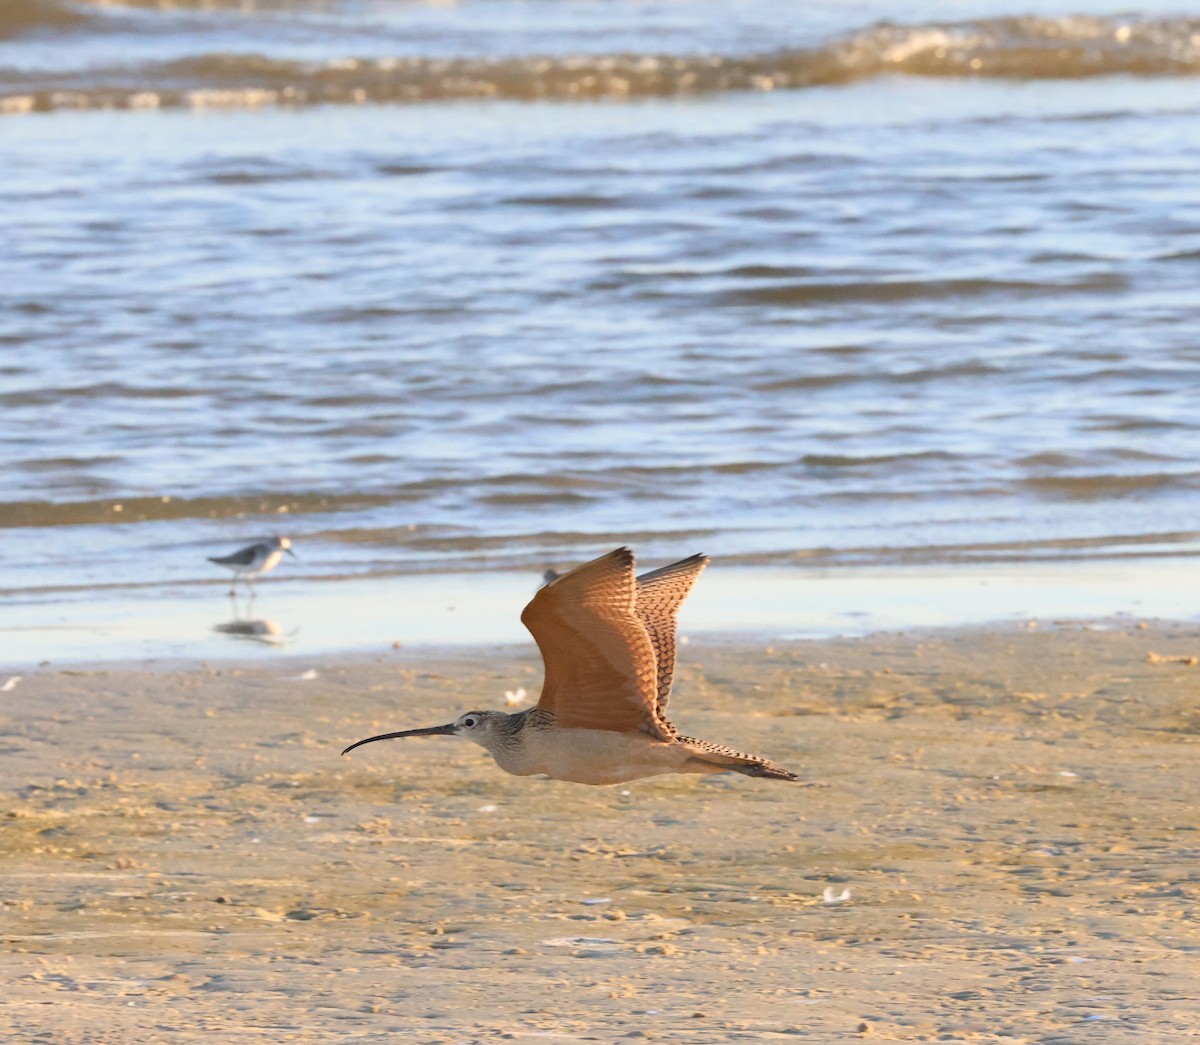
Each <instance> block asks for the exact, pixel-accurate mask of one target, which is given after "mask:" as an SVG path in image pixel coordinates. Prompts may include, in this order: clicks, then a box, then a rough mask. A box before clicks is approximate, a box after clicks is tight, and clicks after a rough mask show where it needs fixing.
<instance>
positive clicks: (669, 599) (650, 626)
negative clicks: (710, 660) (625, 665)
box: [637, 555, 709, 715]
mask: <svg viewBox="0 0 1200 1045" xmlns="http://www.w3.org/2000/svg"><path fill="white" fill-rule="evenodd" d="M708 563H709V558H708V556H707V555H692V556H689V557H688V558H686V559H681V560H680V561H679V562H675V563H672V564H671V565H670V566H664V567H662V568H661V569H658V570H652V571H651V572H650V573H644V574H642V576H640V577H639V578H638V579H637V615H638V617H639V618H640V619H641V622H642V624H643V625H645V628H646V633H647V634H648V635H649V636H650V644H651V645H652V646H653V647H654V657H655V661H656V662H657V668H658V678H657V701H658V713H659V714H660V715H664V714H665V713H666V710H667V701H668V700H670V699H671V683H672V682H673V681H674V678H675V616H676V614H677V613H678V612H679V607H680V606H682V605H683V601H684V599H686V598H687V597H688V594H689V593H690V592H691V590H692V586H693V585H694V584H695V583H696V579H697V578H698V577H699V576H700V573H701V571H702V570H703V569H704V567H705V566H707V565H708Z"/></svg>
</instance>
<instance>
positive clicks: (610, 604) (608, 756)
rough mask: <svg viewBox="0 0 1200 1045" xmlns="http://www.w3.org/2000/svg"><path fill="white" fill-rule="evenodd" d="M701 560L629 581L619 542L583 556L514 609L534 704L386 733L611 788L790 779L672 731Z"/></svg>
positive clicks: (628, 558) (627, 559) (628, 555)
mask: <svg viewBox="0 0 1200 1045" xmlns="http://www.w3.org/2000/svg"><path fill="white" fill-rule="evenodd" d="M707 564H708V558H707V557H706V556H704V555H693V556H692V557H691V558H688V559H683V560H682V561H681V562H677V563H673V564H672V565H670V566H664V567H663V568H662V569H659V570H654V571H653V572H651V573H646V574H643V575H642V576H641V577H635V576H634V571H633V552H631V551H630V550H629V549H628V548H618V549H617V550H616V551H612V552H609V553H608V554H607V555H602V556H601V557H600V558H598V559H593V560H592V561H591V562H589V563H585V564H584V565H582V566H579V567H576V568H575V569H573V570H571V571H570V572H569V573H564V574H563V575H562V576H561V577H558V578H557V579H556V580H554V581H551V582H550V583H549V584H547V585H546V586H545V587H544V588H542V589H541V590H540V591H539V592H538V593H537V594H536V595H535V596H534V597H533V600H532V601H531V602H530V603H529V605H528V606H526V607H525V612H524V613H522V614H521V621H522V623H523V624H524V625H525V626H526V627H527V628H528V629H529V630H530V632H532V633H533V637H534V638H535V639H536V640H537V644H538V648H539V649H540V650H541V651H542V659H543V660H544V661H545V667H546V677H545V682H544V683H543V684H542V695H541V699H540V700H539V701H538V703H537V706H536V707H533V708H529V709H528V710H526V711H518V712H517V713H516V714H512V715H510V714H507V713H505V712H503V711H468V712H467V713H466V714H465V715H460V716H459V717H458V718H457V719H455V720H454V721H453V722H451V723H449V724H447V725H445V726H429V727H426V728H424V729H405V730H401V731H399V732H397V733H384V734H382V735H380V736H377V737H368V738H367V739H366V740H360V741H358V743H356V744H351V745H350V746H349V747H348V748H346V750H345V751H343V752H342V754H343V755H344V754H346V753H347V752H349V751H352V750H353V749H354V748H356V747H359V746H361V745H362V744H370V743H372V742H373V741H376V740H391V739H393V738H396V737H421V736H439V735H446V736H458V737H464V738H466V739H467V740H471V741H474V742H475V743H476V744H479V745H480V746H481V747H483V748H486V749H487V751H488V753H489V754H490V755H491V756H492V758H494V759H495V760H496V764H497V765H499V766H500V768H501V769H503V770H505V771H506V772H508V773H512V774H514V775H516V776H534V775H538V774H541V775H544V776H548V777H551V778H553V779H555V780H570V781H573V782H575V783H578V784H621V783H624V782H625V781H627V780H637V779H638V778H639V777H647V776H656V775H658V774H661V773H729V772H733V773H742V774H744V775H745V776H757V777H767V778H768V779H771V780H798V779H799V778H798V777H797V776H796V774H794V773H790V772H788V770H786V769H783V768H781V767H780V766H777V765H775V764H774V763H773V762H771V761H770V760H769V759H766V758H762V757H760V756H759V755H748V754H746V753H745V752H742V751H734V750H733V749H732V748H727V747H724V746H723V745H721V744H712V743H710V742H708V741H707V740H695V739H693V738H692V737H684V736H680V735H679V734H678V733H677V732H676V731H675V727H674V726H673V725H671V723H670V722H669V721H667V718H666V708H667V701H668V699H669V698H670V695H671V681H672V679H673V677H674V674H675V614H676V612H677V611H678V610H679V607H680V605H681V604H682V602H683V600H684V599H686V598H687V595H688V592H689V591H691V589H692V585H693V584H694V583H695V582H696V578H697V577H698V576H699V575H700V571H701V570H703V569H704V567H705V566H706V565H707Z"/></svg>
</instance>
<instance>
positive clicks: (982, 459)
mask: <svg viewBox="0 0 1200 1045" xmlns="http://www.w3.org/2000/svg"><path fill="white" fill-rule="evenodd" d="M825 6H826V8H827V9H825V10H822V11H815V12H803V13H798V12H792V13H790V14H789V15H788V17H787V19H786V21H785V22H784V24H780V22H779V16H778V13H777V12H778V6H777V5H774V4H766V3H758V2H747V3H743V4H738V5H716V4H709V3H704V2H696V3H670V4H656V3H648V4H626V3H603V4H601V3H591V2H587V0H581V2H579V3H572V4H565V3H522V4H514V3H507V2H505V0H480V2H476V3H463V4H457V5H450V6H436V5H431V6H424V5H408V4H405V5H400V4H383V3H358V2H334V0H331V2H329V3H312V4H295V3H285V2H282V0H281V2H273V3H253V4H241V3H238V4H219V3H215V4H214V3H203V4H197V5H194V6H192V5H187V4H174V3H172V4H169V5H168V4H162V5H159V4H154V3H138V4H131V5H128V6H119V5H90V4H85V3H78V4H66V3H54V4H51V3H47V2H37V0H20V3H17V4H13V5H12V6H11V9H10V10H9V11H8V13H7V14H6V15H5V18H4V19H3V20H0V26H2V28H3V37H4V38H3V39H2V40H0V107H2V108H3V109H4V110H5V111H7V112H8V113H9V114H10V115H9V116H7V117H5V118H3V119H0V148H2V151H3V155H4V172H3V175H2V178H3V185H4V201H5V202H4V206H3V207H0V242H3V243H4V244H5V246H4V249H3V250H2V251H0V446H2V448H3V454H4V465H5V466H4V468H3V469H0V589H2V590H3V592H4V593H5V594H6V595H7V597H8V598H9V600H10V603H12V602H13V600H15V601H16V602H17V603H19V602H22V601H27V600H28V599H30V598H37V599H46V598H60V597H67V596H68V595H69V596H70V597H71V598H78V597H80V596H81V594H83V593H85V592H93V591H96V590H105V589H110V588H114V587H117V588H119V587H122V586H133V587H135V588H146V589H147V590H157V589H158V587H159V586H161V585H170V586H174V587H175V588H186V587H187V586H189V585H192V584H199V583H202V582H205V581H209V580H213V579H214V577H213V574H212V572H210V571H211V568H210V567H209V565H208V564H207V563H206V562H205V561H204V555H206V554H212V553H216V552H220V551H226V550H229V549H230V548H231V547H234V546H236V545H237V543H238V542H239V541H241V540H242V539H243V538H247V537H254V536H257V535H259V534H262V533H273V532H284V533H288V534H290V535H291V536H292V537H293V538H294V539H296V541H297V547H298V550H299V553H300V555H301V561H300V562H299V563H295V564H292V563H290V562H289V564H288V566H287V567H286V569H288V570H290V573H291V575H292V576H306V577H337V576H347V575H356V576H361V575H371V574H387V573H405V572H414V571H446V570H463V569H473V568H478V567H481V566H499V567H510V566H511V567H529V568H531V569H532V568H534V567H538V568H540V567H541V566H543V565H546V564H552V563H557V564H562V563H569V562H572V561H576V560H578V559H580V558H582V557H586V556H590V555H592V554H595V553H597V552H598V551H600V550H603V549H605V548H607V547H610V546H612V545H613V544H616V543H626V542H627V543H632V544H635V545H636V546H637V547H638V548H639V549H640V550H643V551H644V552H645V554H646V555H647V556H648V557H660V556H661V557H667V556H670V555H672V554H673V553H679V554H685V553H688V552H691V551H694V550H701V549H702V550H705V551H708V552H710V553H712V554H717V555H720V556H722V557H723V558H726V559H731V560H734V561H741V562H746V563H753V562H768V561H769V562H799V563H802V564H818V565H822V566H830V565H833V566H838V565H849V564H860V563H870V564H873V565H879V564H884V565H886V564H896V563H913V562H917V563H934V562H959V561H963V560H972V561H978V560H995V559H1003V560H1030V559H1043V558H1051V559H1062V558H1071V557H1076V556H1089V557H1095V556H1125V555H1174V556H1184V555H1187V556H1191V555H1195V554H1196V553H1197V551H1198V550H1200V523H1198V522H1197V512H1196V505H1197V499H1196V492H1197V488H1198V486H1200V465H1198V464H1197V461H1200V410H1198V407H1200V382H1198V379H1200V340H1198V338H1197V333H1196V331H1197V325H1196V313H1197V307H1198V304H1200V299H1198V293H1200V292H1198V289H1197V288H1198V286H1200V188H1198V186H1200V80H1197V79H1194V78H1192V77H1191V75H1190V74H1191V73H1192V72H1194V71H1196V70H1197V69H1200V59H1198V57H1197V56H1198V55H1200V22H1193V21H1187V20H1185V19H1179V18H1164V17H1161V16H1159V15H1157V14H1155V13H1153V12H1147V13H1142V14H1135V15H1128V14H1126V15H1121V16H1117V15H1111V14H1109V12H1108V9H1107V8H1104V7H1103V6H1101V5H1093V8H1092V12H1091V13H1090V14H1089V15H1087V16H1086V17H1084V16H1078V15H1072V16H1070V17H1067V16H1066V15H1065V14H1063V13H1061V12H1056V11H1053V10H1048V11H1043V16H1042V17H1039V18H1037V19H1032V18H1022V17H1017V16H1018V14H1019V12H1018V11H1015V10H1013V9H1008V8H1005V7H1002V6H999V5H998V4H997V3H994V2H993V3H978V4H971V5H956V8H955V11H956V17H957V18H958V19H959V20H957V21H955V22H954V23H947V22H944V21H940V20H939V15H938V12H937V9H936V8H935V7H934V6H932V5H927V6H926V7H924V8H922V7H920V6H916V7H913V6H908V7H905V8H904V9H903V11H901V10H900V9H899V8H895V7H892V8H889V7H888V6H887V5H886V4H882V3H878V2H870V3H868V2H861V3H846V4H834V5H825ZM1116 9H1117V8H1116V6H1115V5H1113V10H1116ZM901 15H902V16H903V17H902V18H901V17H900V16H901ZM888 17H891V18H892V19H893V21H892V22H891V23H886V24H881V20H883V19H886V18H888ZM966 19H973V20H971V21H968V20H966ZM1129 73H1136V74H1139V75H1136V76H1131V75H1126V74H1129ZM884 74H887V75H884ZM595 96H605V98H604V100H600V101H596V100H594V98H595ZM639 96H640V97H639ZM453 97H458V98H470V100H466V101H463V100H460V101H446V100H445V99H446V98H453ZM531 98H542V99H544V100H539V101H530V100H527V99H531ZM589 98H591V99H592V100H588V99H589ZM547 99H548V100H547ZM315 102H322V103H325V104H311V103H315ZM378 102H388V103H389V104H373V103H378ZM393 102H404V103H407V104H390V103H393ZM363 103H366V104H363ZM214 106H218V107H217V108H214ZM45 110H50V111H45ZM114 110H115V111H114ZM277 576H279V577H281V578H282V577H283V576H284V568H281V570H280V571H279V574H278V575H277ZM18 612H19V611H18Z"/></svg>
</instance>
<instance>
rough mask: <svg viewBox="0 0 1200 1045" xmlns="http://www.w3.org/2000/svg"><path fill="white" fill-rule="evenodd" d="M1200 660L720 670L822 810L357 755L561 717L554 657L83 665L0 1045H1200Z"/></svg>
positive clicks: (34, 798) (38, 816)
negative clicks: (543, 694)
mask: <svg viewBox="0 0 1200 1045" xmlns="http://www.w3.org/2000/svg"><path fill="white" fill-rule="evenodd" d="M1197 654H1200V636H1197V634H1196V628H1195V626H1194V625H1168V624H1153V623H1152V624H1149V625H1134V624H1132V623H1128V622H1127V623H1124V624H1120V625H1117V626H1114V627H1111V628H1107V629H1100V628H1085V627H1081V626H1069V625H1068V626H1061V627H1043V628H1031V627H1024V628H1017V627H1004V628H992V629H984V630H971V631H944V632H930V633H922V634H916V633H906V634H891V635H877V636H874V637H869V638H862V639H854V640H839V641H821V642H817V641H812V642H792V643H788V644H777V645H775V646H772V647H764V646H762V645H754V644H749V643H747V642H746V641H745V640H738V641H732V640H731V641H729V642H724V643H723V642H720V641H716V640H705V641H704V642H693V643H691V644H690V645H689V646H688V647H687V649H686V650H685V651H684V661H683V664H682V668H681V673H680V676H679V681H678V683H677V689H676V694H675V697H674V698H673V701H672V715H673V718H674V719H675V721H676V722H677V724H678V725H679V726H680V727H681V728H682V729H683V730H685V731H686V732H688V733H690V734H692V735H696V736H701V737H707V738H711V739H714V740H721V741H725V742H728V743H731V744H735V745H736V746H738V747H742V748H744V749H747V750H751V751H756V752H761V753H763V754H767V755H770V756H771V757H773V758H775V759H776V760H778V761H779V762H781V763H782V764H784V765H786V766H789V767H791V768H793V769H795V770H797V771H799V772H800V773H801V774H802V775H803V776H804V777H805V778H806V780H808V781H811V782H812V783H813V784H817V785H820V786H814V787H798V786H795V785H786V784H780V783H775V782H771V781H755V780H748V779H745V778H743V777H737V776H731V777H726V776H719V777H710V778H693V777H686V778H685V777H678V778H658V779H654V780H647V781H641V782H637V783H633V784H630V785H626V786H624V787H617V788H587V787H581V786H575V785H569V784H560V783H554V782H548V781H542V780H531V779H518V778H514V777H509V776H506V775H504V774H503V773H501V772H500V771H499V770H498V769H497V768H496V767H495V766H494V765H493V764H492V763H491V761H490V759H489V758H488V757H487V755H486V754H485V753H484V752H483V751H482V750H480V749H478V748H476V747H474V746H472V745H469V744H467V743H464V742H461V741H454V740H451V739H444V740H443V739H441V738H436V739H430V740H422V741H408V742H395V743H392V744H379V745H374V746H372V747H370V748H365V749H363V750H362V751H359V752H355V753H354V754H353V755H351V756H350V757H348V758H341V757H340V756H339V754H338V752H339V751H340V750H341V748H342V747H343V746H344V745H345V744H347V743H349V742H351V741H353V740H356V739H359V738H360V737H362V736H366V735H368V734H370V733H372V732H378V731H381V730H384V729H395V728H402V727H405V726H408V725H424V724H433V723H437V722H442V721H446V720H448V719H449V718H450V717H452V715H453V714H454V713H455V712H457V711H461V710H466V709H469V708H472V707H503V706H504V692H505V690H514V689H516V688H517V687H524V688H526V689H527V690H528V691H529V692H530V694H531V695H532V694H535V693H536V691H537V688H538V685H539V672H540V664H539V663H538V660H537V654H536V651H535V650H534V648H533V647H532V644H530V645H529V646H528V647H523V648H516V647H505V648H501V649H480V650H469V651H464V650H453V651H449V652H445V653H438V652H436V651H433V652H431V651H420V650H398V651H394V652H389V653H387V654H386V655H381V656H379V657H377V658H369V657H356V658H355V657H342V658H337V657H328V658H323V659H316V660H312V661H299V660H296V659H295V658H288V659H286V660H281V661H280V662H278V663H277V664H276V665H274V666H272V667H269V668H264V667H255V668H238V667H236V666H230V665H227V664H218V663H213V664H211V665H208V666H194V667H180V668H178V669H172V670H156V671H151V670H145V669H140V668H138V667H137V666H130V667H125V668H120V669H104V670H87V671H81V670H69V671H68V670H56V669H55V667H54V666H50V667H48V668H45V669H43V670H42V671H41V672H39V673H37V674H35V675H31V676H29V677H26V678H25V679H23V680H21V681H20V682H19V683H18V684H17V685H16V686H14V687H13V688H11V689H10V690H9V691H8V692H5V693H3V694H2V695H0V723H2V725H0V734H2V744H3V750H4V758H3V761H2V763H0V773H2V774H3V781H2V785H0V786H2V788H3V791H4V794H5V799H4V807H5V821H4V828H3V839H4V844H3V847H2V850H0V874H2V876H3V897H2V901H0V902H2V903H3V906H4V915H3V921H2V923H0V924H2V925H3V937H4V958H3V972H4V979H5V983H6V990H5V998H4V1002H3V1004H2V1005H0V1038H2V1039H3V1040H5V1041H13V1042H18V1041H19V1042H53V1043H63V1045H68V1043H84V1042H89V1043H90V1042H128V1041H134V1040H138V1041H147V1042H165V1043H172V1042H185V1041H194V1040H196V1039H197V1038H199V1036H200V1035H201V1034H203V1035H204V1036H205V1040H209V1041H239V1042H245V1041H272V1042H274V1041H280V1042H282V1041H289V1042H291V1041H296V1042H329V1041H335V1040H336V1041H379V1042H383V1041H389V1042H406V1043H408V1042H413V1043H417V1042H421V1043H425V1042H429V1043H433V1042H438V1043H464V1042H490V1041H497V1040H523V1039H530V1040H546V1041H561V1042H572V1041H601V1042H606V1041H617V1040H626V1039H629V1040H637V1039H659V1040H666V1041H676V1042H696V1043H703V1042H727V1041H769V1040H781V1041H783V1040H788V1041H790V1040H796V1039H807V1040H812V1041H828V1042H836V1041H846V1040H858V1039H860V1038H862V1039H875V1040H894V1041H970V1042H992V1041H997V1042H998V1041H1003V1042H1044V1043H1050V1042H1062V1043H1067V1042H1072V1043H1073V1042H1117V1041H1126V1040H1129V1041H1132V1040H1139V1041H1141V1040H1144V1041H1156V1042H1157V1041H1181V1040H1193V1039H1200V1001H1198V998H1200V990H1198V988H1197V982H1198V979H1197V970H1198V963H1197V957H1196V955H1197V949H1198V948H1200V914H1198V911H1200V906H1198V904H1197V900H1198V899H1200V871H1198V870H1197V868H1198V867H1200V863H1198V861H1197V856H1198V855H1200V854H1198V849H1200V834H1198V832H1197V828H1198V827H1200V823H1198V821H1197V817H1196V793H1197V791H1196V788H1197V776H1196V753H1197V751H1196V748H1197V737H1198V731H1200V710H1198V709H1197V700H1196V696H1197V693H1198V692H1200V666H1198V665H1197V664H1196V663H1195V662H1194V658H1195V657H1196V655H1197ZM313 672H315V677H314V676H313V674H312V673H313Z"/></svg>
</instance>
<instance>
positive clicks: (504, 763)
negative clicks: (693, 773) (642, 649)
mask: <svg viewBox="0 0 1200 1045" xmlns="http://www.w3.org/2000/svg"><path fill="white" fill-rule="evenodd" d="M522 739H523V741H524V743H523V744H522V745H521V747H520V748H518V749H517V750H514V751H504V752H499V753H493V757H495V759H496V762H497V764H498V765H499V766H500V768H501V769H503V770H505V771H506V772H509V773H512V774H514V775H516V776H536V775H545V776H548V777H551V778H553V779H554V780H569V781H571V782H572V783H576V784H601V785H604V784H623V783H625V781H627V780H638V779H640V778H641V777H648V776H658V775H659V774H661V773H678V772H681V771H683V772H686V771H687V770H684V769H683V764H684V763H685V762H686V761H687V759H688V757H689V753H688V751H687V750H686V749H685V748H683V747H681V746H680V745H678V744H667V743H664V742H663V741H661V740H655V739H654V738H653V737H651V736H648V735H646V734H644V733H613V732H611V731H610V730H605V729H531V730H527V731H526V732H525V735H524V737H523V738H522Z"/></svg>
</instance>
